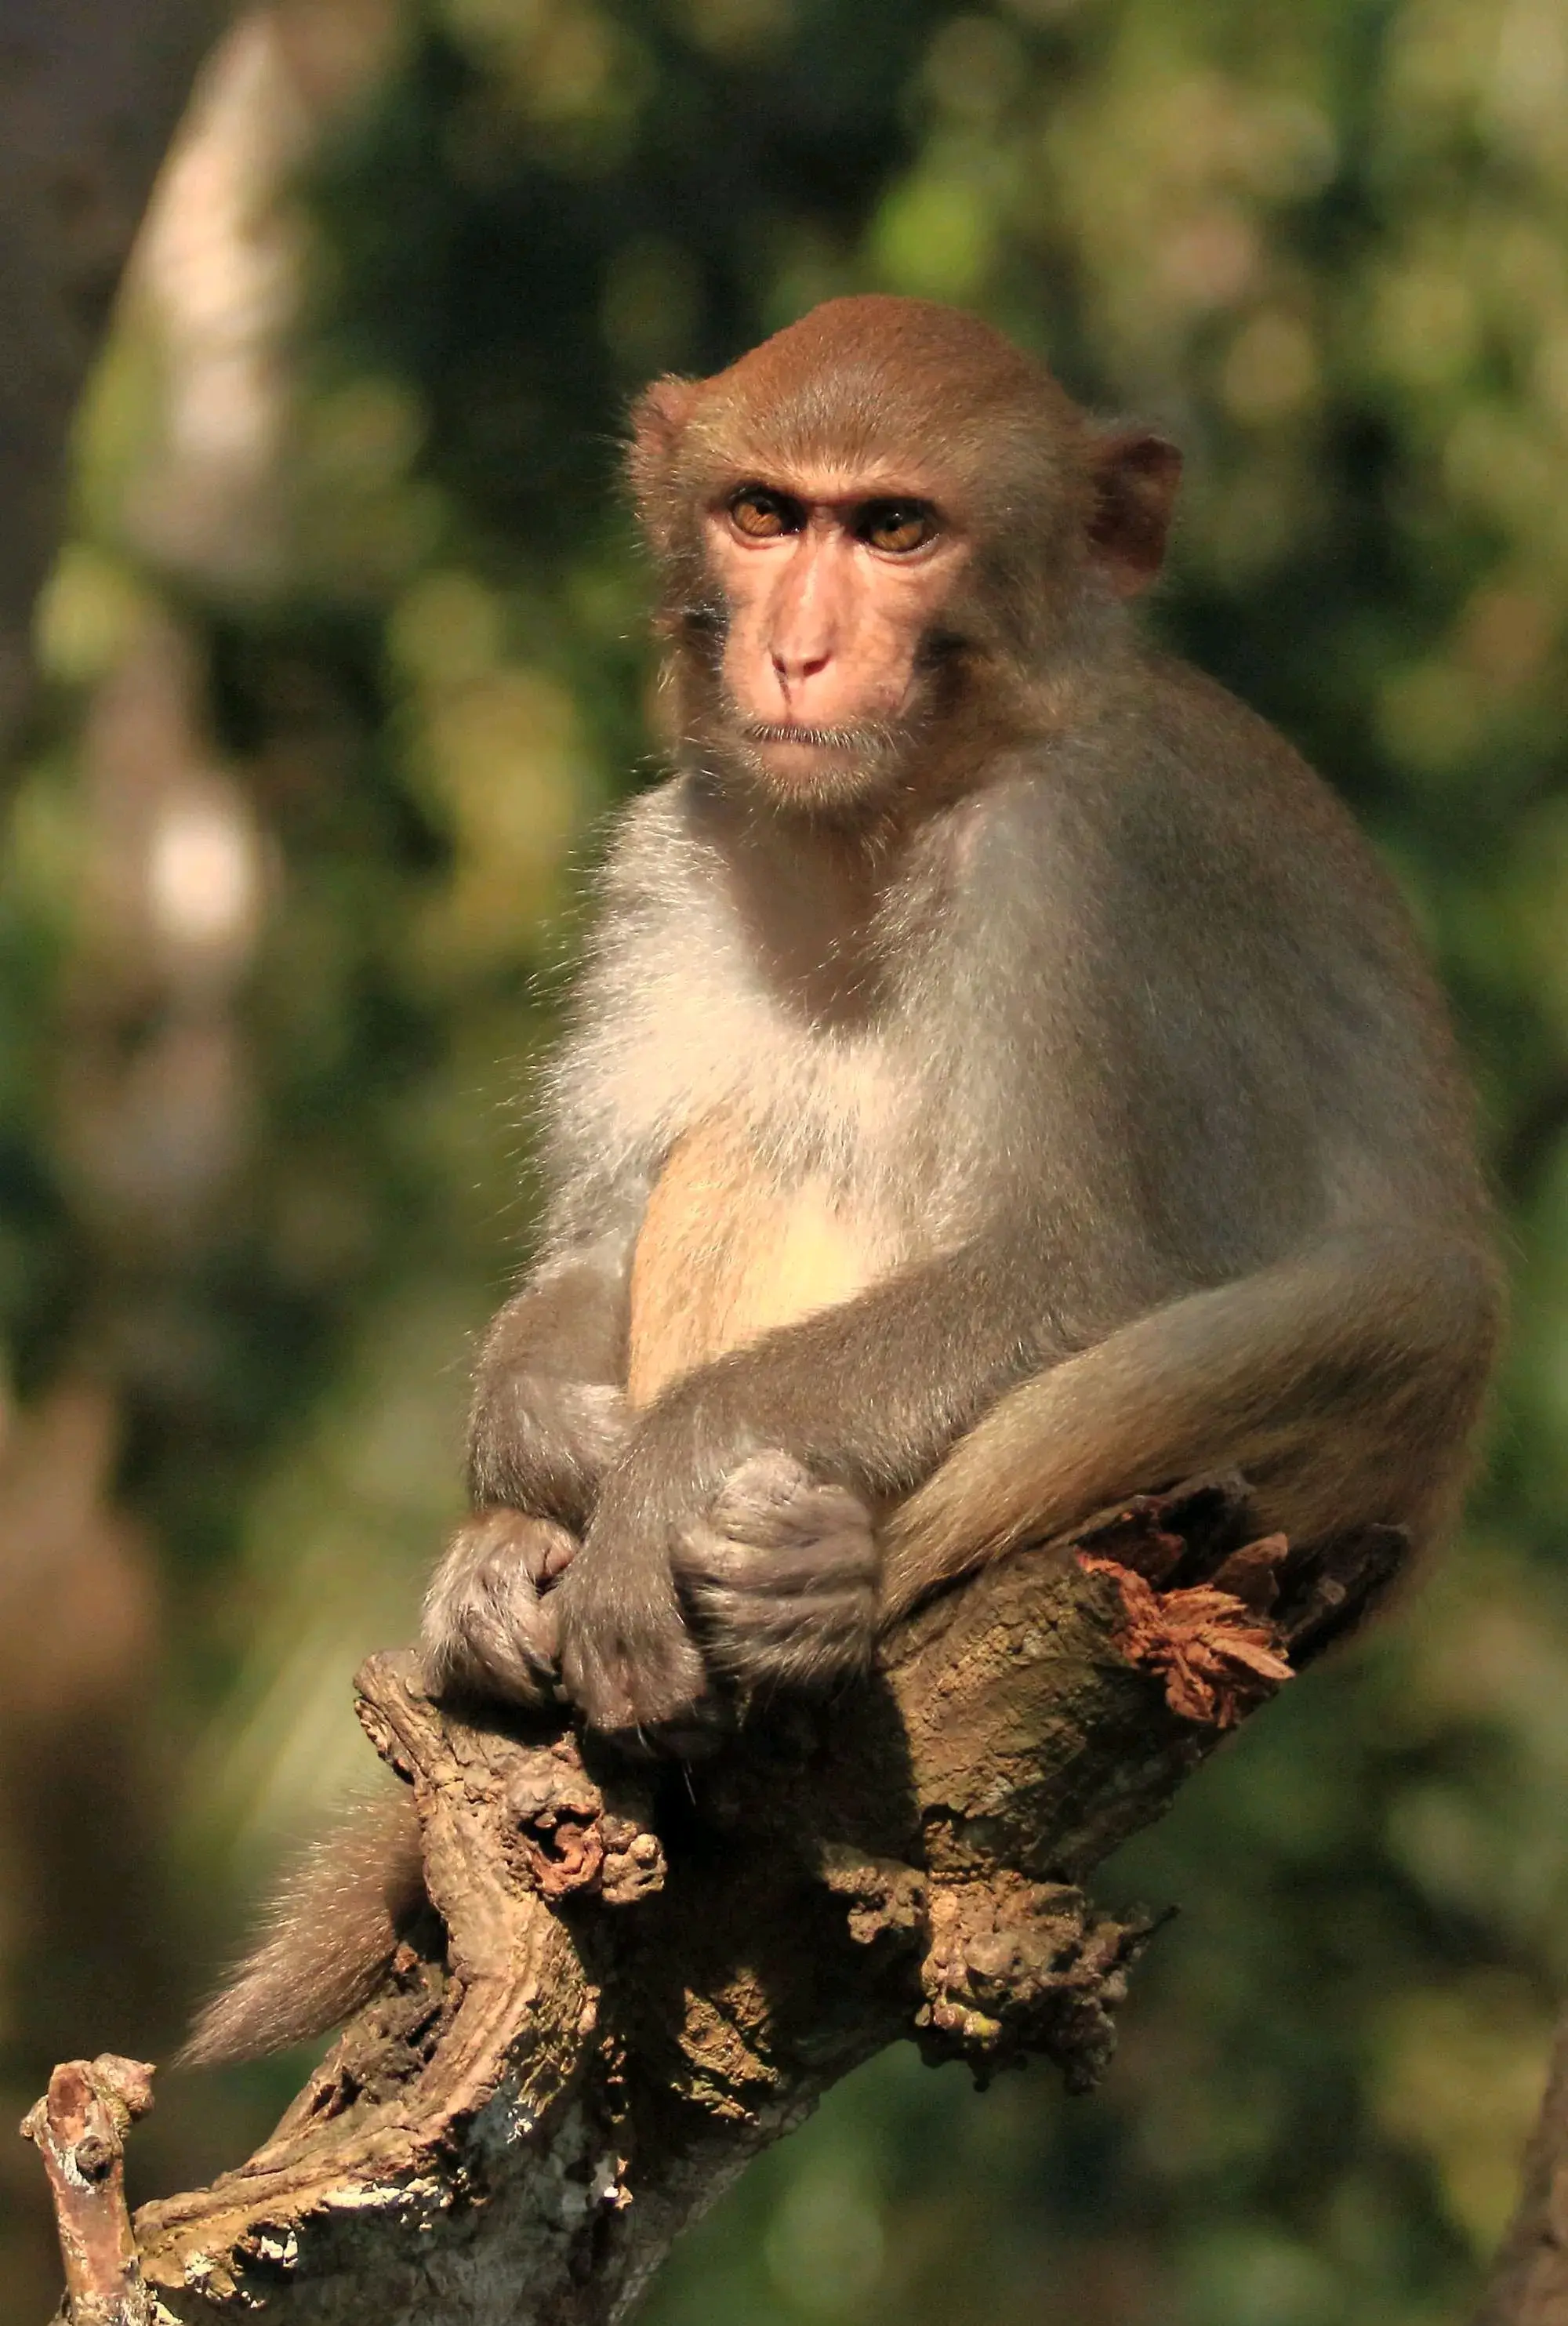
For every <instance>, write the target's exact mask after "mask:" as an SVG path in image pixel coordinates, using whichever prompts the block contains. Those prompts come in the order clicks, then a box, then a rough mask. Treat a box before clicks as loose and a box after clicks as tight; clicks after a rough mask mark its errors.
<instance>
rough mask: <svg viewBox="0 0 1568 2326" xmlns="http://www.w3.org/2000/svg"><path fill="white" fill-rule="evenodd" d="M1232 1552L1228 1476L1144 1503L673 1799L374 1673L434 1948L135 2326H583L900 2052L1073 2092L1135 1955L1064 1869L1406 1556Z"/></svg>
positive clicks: (746, 1727)
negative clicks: (239, 2318) (1029, 2058)
mask: <svg viewBox="0 0 1568 2326" xmlns="http://www.w3.org/2000/svg"><path fill="white" fill-rule="evenodd" d="M1253 1534H1254V1530H1253V1529H1252V1527H1251V1525H1250V1523H1249V1518H1248V1512H1247V1505H1246V1492H1245V1489H1244V1487H1243V1486H1242V1484H1241V1483H1240V1482H1239V1481H1237V1480H1229V1481H1221V1482H1217V1483H1216V1482H1210V1483H1209V1484H1196V1485H1193V1486H1190V1487H1187V1488H1184V1489H1181V1490H1180V1491H1179V1492H1178V1493H1174V1494H1171V1495H1167V1496H1164V1497H1160V1498H1155V1497H1143V1498H1140V1499H1139V1500H1138V1501H1137V1502H1135V1503H1131V1504H1128V1505H1127V1506H1126V1507H1125V1509H1123V1510H1122V1511H1120V1512H1115V1513H1113V1514H1112V1515H1111V1516H1110V1517H1108V1518H1107V1519H1106V1520H1105V1521H1101V1522H1100V1523H1098V1524H1097V1526H1096V1527H1094V1528H1092V1529H1090V1530H1087V1531H1086V1532H1085V1533H1084V1534H1083V1535H1082V1536H1080V1537H1079V1538H1078V1541H1077V1543H1076V1544H1075V1545H1074V1546H1072V1548H1073V1549H1076V1551H1077V1552H1078V1556H1077V1557H1069V1556H1068V1555H1066V1553H1065V1551H1064V1549H1062V1548H1060V1547H1059V1548H1058V1549H1057V1550H1056V1551H1055V1552H1054V1553H1050V1554H1048V1553H1045V1552H1042V1551H1041V1550H1039V1549H1036V1550H1032V1551H1028V1552H1024V1553H1021V1554H1018V1555H1016V1556H1014V1557H1013V1558H1011V1559H1008V1560H1005V1561H1003V1562H1002V1563H1000V1564H998V1565H997V1566H995V1567H994V1568H991V1569H989V1570H988V1571H987V1572H986V1573H985V1574H984V1575H983V1576H981V1577H978V1578H976V1579H975V1581H973V1582H971V1583H970V1584H968V1585H967V1586H965V1587H964V1588H962V1589H959V1590H957V1591H954V1592H952V1593H950V1594H949V1595H947V1596H946V1597H944V1598H942V1599H940V1600H938V1601H937V1602H936V1603H935V1604H933V1605H930V1606H929V1607H927V1608H926V1609H924V1610H923V1611H921V1612H920V1613H919V1614H917V1615H916V1616H915V1617H914V1618H913V1619H912V1620H911V1621H910V1623H909V1624H906V1625H904V1626H903V1627H901V1630H900V1632H899V1633H897V1634H896V1635H895V1636H894V1638H893V1639H892V1640H891V1642H890V1643H889V1648H888V1652H887V1654H886V1657H885V1659H884V1661H883V1664H882V1669H881V1670H880V1671H879V1672H878V1673H877V1674H876V1675H875V1676H874V1678H873V1680H872V1681H871V1682H870V1683H869V1684H868V1685H866V1686H865V1687H864V1688H863V1689H858V1690H856V1691H854V1692H853V1693H852V1694H846V1695H845V1697H843V1698H841V1699H840V1700H839V1701H837V1702H836V1703H834V1704H831V1705H828V1706H818V1707H803V1706H800V1705H797V1704H789V1705H786V1704H779V1705H778V1706H776V1707H770V1709H769V1710H768V1712H767V1714H766V1717H751V1718H750V1719H748V1720H747V1721H746V1722H745V1723H744V1724H743V1726H742V1732H741V1734H740V1735H739V1736H738V1738H737V1739H736V1741H735V1742H734V1744H733V1746H731V1747H730V1748H729V1749H727V1750H726V1751H725V1752H724V1753H723V1754H719V1755H717V1756H715V1757H714V1759H713V1760H711V1761H710V1762H707V1763H703V1764H701V1765H699V1766H697V1767H695V1768H692V1769H690V1770H687V1769H684V1768H673V1767H671V1768H660V1769H639V1770H630V1771H629V1770H628V1768H627V1767H626V1765H625V1764H624V1763H614V1762H612V1761H611V1760H610V1759H609V1758H608V1757H606V1756H602V1755H601V1754H597V1753H596V1752H595V1751H594V1749H593V1747H591V1746H590V1747H587V1748H583V1747H580V1745H579V1744H578V1742H577V1740H576V1739H575V1738H574V1737H573V1736H572V1735H571V1734H570V1733H568V1732H565V1731H564V1730H563V1729H561V1728H560V1727H558V1726H553V1725H551V1724H548V1723H536V1724H534V1725H532V1726H529V1725H527V1724H523V1723H520V1722H519V1723H516V1724H511V1725H506V1726H503V1725H499V1724H497V1725H490V1726H481V1725H477V1724H476V1723H474V1722H471V1721H469V1720H465V1719H461V1718H459V1717H455V1716H454V1715H453V1714H452V1713H449V1712H444V1711H443V1710H442V1709H440V1708H439V1707H436V1706H435V1705H434V1704H433V1703H431V1702H430V1701H429V1699H428V1698H425V1695H424V1694H423V1692H422V1691H421V1689H420V1688H419V1686H418V1682H417V1678H416V1667H415V1662H414V1660H413V1659H412V1658H411V1657H408V1656H378V1657H373V1658H372V1659H371V1661H369V1663H368V1664H367V1665H366V1666H365V1668H364V1670H363V1671H362V1672H361V1673H360V1675H359V1691H360V1714H361V1718H362V1719H363V1721H364V1725H365V1726H366V1728H367V1730H368V1732H369V1735H370V1737H371V1739H372V1741H373V1742H374V1743H375V1744H376V1745H377V1747H378V1750H379V1751H380V1753H381V1754H382V1755H383V1756H384V1758H386V1759H387V1761H388V1762H389V1763H391V1765H392V1766H393V1767H394V1769H396V1770H397V1772H398V1773H399V1775H401V1776H402V1777H403V1778H404V1779H406V1781H407V1782H409V1783H410V1784H412V1786H413V1788H414V1792H415V1800H416V1802H417V1806H418V1810H419V1814H420V1818H421V1821H422V1825H423V1830H424V1838H425V1858H426V1874H427V1878H428V1883H429V1888H430V1893H431V1896H432V1899H433V1901H434V1905H435V1907H436V1908H437V1909H438V1910H439V1912H440V1914H441V1917H442V1918H443V1923H444V1926H445V1946H444V1949H443V1945H442V1934H441V1933H440V1932H439V1931H435V1930H434V1928H433V1930H432V1931H431V1933H430V1937H429V1941H428V1943H425V1944H420V1945H407V1946H405V1947H404V1949H402V1950H401V1952H400V1954H399V1957H398V1958H397V1963H396V1964H395V1966H394V1969H393V1973H392V1976H391V1978H390V1980H389V1982H388V1984H387V1986H386V1988H385V1989H384V1991H383V1993H382V1994H381V1995H380V1996H378V1998H377V2000H376V2001H375V2002H374V2003H372V2004H371V2005H369V2006H368V2007H367V2009H366V2010H365V2011H364V2012H363V2013H361V2014H360V2015H359V2018H358V2019H357V2020H356V2021H355V2022H354V2023H353V2024H352V2025H351V2026H350V2028H349V2030H348V2032H347V2033H345V2034H344V2035H343V2036H342V2037H341V2040H340V2041H339V2042H338V2043H337V2044H336V2045H335V2046H334V2048H333V2049H332V2051H331V2053H330V2054H329V2056H328V2058H327V2059H326V2061H324V2062H323V2064H322V2067H321V2068H320V2069H319V2070H317V2072H316V2073H315V2074H314V2075H313V2077H312V2078H311V2079H310V2081H309V2083H308V2084H307V2085H306V2087H305V2089H304V2090H303V2092H302V2093H301V2094H300V2095H299V2097H298V2098H297V2099H296V2100H295V2101H294V2104H293V2106H292V2107H290V2109H289V2111H288V2113H287V2114H286V2115H285V2117H284V2119H283V2121H282V2123H281V2124H280V2125H279V2126H278V2127H277V2130H276V2132H275V2134H274V2135H273V2137H272V2138H271V2140H270V2141H268V2143H267V2144H266V2146H265V2147H263V2148H262V2149H261V2150H260V2151H259V2152H258V2153H257V2155H255V2156H254V2157H252V2158H251V2160H250V2161H249V2163H247V2164H246V2165H244V2166H242V2167H241V2168H240V2170H239V2171H238V2172H230V2173H226V2174H224V2175H223V2176H222V2177H221V2178H220V2179H219V2181H217V2182H214V2184H213V2185H212V2186H211V2187H210V2189H204V2190H198V2191H194V2192H193V2193H191V2194H190V2195H187V2196H182V2197H174V2198H168V2199H164V2200H161V2201H159V2202H156V2203H154V2204H151V2205H148V2206H145V2207H144V2208H143V2210H141V2212H140V2213H139V2214H138V2215H137V2217H136V2222H135V2233H136V2240H137V2245H138V2247H139V2253H140V2265H141V2269H142V2272H143V2275H144V2276H145V2281H146V2284H147V2286H148V2288H149V2289H150V2291H151V2293H152V2294H153V2296H154V2300H155V2304H156V2307H155V2309H154V2313H153V2314H154V2317H155V2318H156V2319H157V2320H158V2321H160V2326H169V2321H191V2326H195V2321H210V2320H212V2319H214V2318H215V2317H221V2316H223V2315H226V2314H235V2315H238V2313H239V2312H244V2313H245V2314H246V2315H247V2317H249V2316H252V2315H254V2314H256V2313H257V2312H258V2311H259V2312H263V2313H265V2315H266V2317H267V2318H269V2319H274V2318H275V2319H278V2320H284V2319H286V2320H287V2321H289V2326H295V2322H296V2321H298V2326H305V2322H306V2321H308V2326H349V2321H363V2320H365V2319H367V2318H374V2319H376V2320H377V2321H379V2322H380V2326H415V2321H418V2326H501V2321H503V2320H504V2321H508V2326H518V2321H537V2326H546V2321H547V2326H568V2321H569V2322H570V2326H611V2321H615V2320H618V2319H620V2318H622V2317H623V2316H624V2315H625V2314H626V2312H627V2311H628V2310H629V2309H630V2306H631V2304H632V2303H633V2302H634V2301H635V2299H636V2297H637V2295H638V2293H639V2292H640V2290H641V2288H642V2287H643V2285H644V2284H646V2283H647V2281H648V2279H649V2276H650V2275H652V2273H653V2271H654V2270H655V2269H656V2268H657V2267H658V2263H659V2261H660V2260H661V2259H662V2257H663V2256H664V2254H665V2253H666V2251H667V2248H668V2247H669V2245H670V2243H671V2241H672V2240H673V2238H675V2237H676V2236H677V2234H678V2232H679V2230H680V2229H681V2228H683V2227H684V2226H685V2225H686V2222H687V2221H689V2220H690V2219H694V2218H695V2216H696V2215H697V2214H698V2213H700V2212H701V2211H703V2210H705V2208H706V2207H707V2206H708V2205H709V2204H711V2203H712V2202H713V2200H714V2198H715V2197H716V2196H717V2195H718V2194H719V2193H721V2191H723V2188H725V2187H726V2186H727V2185H728V2184H729V2182H731V2181H732V2180H733V2178H734V2177H735V2175H736V2174H737V2173H738V2172H740V2171H741V2170H742V2167H743V2166H744V2164H745V2163H747V2162H748V2161H749V2160H750V2158H751V2156H752V2155H754V2154H756V2153H757V2152H758V2151H759V2150H760V2149H761V2148H763V2147H765V2146H767V2145H769V2144H770V2142H772V2141H774V2140H776V2139H778V2138H779V2136H780V2135H782V2134H784V2133H786V2132H788V2131H789V2130H790V2129H791V2128H792V2127H793V2126H795V2125H797V2124H798V2123H799V2122H800V2121H801V2120H802V2118H803V2117H805V2116H807V2114H808V2113H809V2111H810V2110H811V2108H812V2107H814V2105H815V2104H816V2102H817V2099H818V2098H820V2096H821V2095H822V2093H823V2092H824V2091H825V2090H826V2089H827V2088H828V2087H829V2086H830V2085H831V2084H832V2083H834V2082H835V2081H836V2079H838V2078H839V2077H840V2076H842V2075H844V2074H845V2073H847V2072H848V2070H850V2069H852V2068H854V2067H855V2066H856V2065H858V2064H859V2063H860V2062H861V2061H863V2060H865V2059H867V2058H869V2057H870V2056H871V2054H872V2053H873V2052H876V2051H879V2050H880V2049H881V2048H882V2046H883V2045H884V2044H886V2043H889V2042H892V2041H894V2040H895V2039H897V2038H898V2037H900V2036H901V2035H913V2036H914V2037H915V2038H916V2039H917V2040H918V2041H919V2043H920V2045H921V2047H922V2049H923V2050H924V2052H926V2054H927V2056H928V2057H929V2058H932V2059H943V2058H953V2057H958V2058H962V2059H964V2060H966V2061H968V2062H969V2064H970V2065H971V2067H972V2068H973V2069H974V2070H975V2073H976V2076H977V2077H978V2078H979V2079H981V2080H985V2079H986V2078H987V2077H989V2076H990V2075H991V2074H992V2073H993V2072H994V2070H996V2068H998V2067H999V2066H1001V2065H1003V2064H1005V2063H1006V2062H1007V2061H1010V2060H1013V2059H1015V2058H1017V2057H1019V2056H1020V2055H1022V2054H1024V2053H1030V2052H1043V2053H1045V2054H1047V2055H1048V2056H1050V2058H1052V2059H1054V2060H1055V2061H1057V2062H1058V2064H1059V2067H1060V2068H1061V2069H1062V2070H1063V2072H1064V2074H1065V2076H1066V2078H1067V2079H1068V2082H1069V2085H1070V2086H1072V2087H1074V2088H1075V2089H1086V2088H1087V2086H1089V2085H1090V2084H1092V2083H1093V2082H1094V2081H1095V2080H1096V2079H1097V2077H1098V2076H1099V2074H1100V2073H1101V2072H1102V2071H1103V2070H1104V2068H1105V2065H1106V2061H1107V2060H1108V2058H1109V2056H1110V2052H1111V2048H1112V2042H1113V2027H1112V2014H1113V2012H1114V2010H1115V2005H1116V2004H1117V2003H1118V2002H1119V2001H1120V2000H1121V1997H1122V1995H1123V1993H1124V1989H1125V1977H1126V1973H1127V1970H1128V1968H1129V1966H1130V1964H1131V1963H1132V1961H1133V1959H1134V1957H1135V1956H1136V1954H1137V1953H1138V1951H1139V1949H1140V1948H1141V1947H1142V1946H1143V1943H1144V1941H1145V1940H1146V1938H1147V1936H1148V1933H1149V1931H1150V1929H1151V1927H1152V1925H1151V1923H1150V1921H1149V1920H1148V1919H1147V1918H1137V1919H1134V1920H1132V1921H1126V1922H1120V1921H1115V1920H1113V1919H1112V1918H1110V1917H1108V1916H1106V1915H1103V1914H1101V1913H1099V1912H1097V1910H1096V1909H1095V1907H1094V1906H1093V1905H1092V1903H1090V1901H1089V1900H1088V1899H1087V1897H1086V1896H1085V1894H1084V1893H1083V1891H1082V1889H1081V1887H1080V1886H1079V1885H1080V1884H1081V1883H1082V1881H1083V1878H1084V1877H1085V1875H1087V1872H1088V1871H1089V1870H1090V1868H1091V1867H1093V1866H1094V1865H1096V1864H1097V1863H1098V1861H1099V1860H1100V1859H1101V1858H1102V1857H1104V1856H1106V1853H1107V1852H1108V1851H1110V1850H1111V1849H1113V1848H1115V1846H1116V1845H1117V1843H1119V1842H1120V1841H1122V1840H1123V1839H1125V1837H1126V1836H1127V1835H1129V1834H1130V1833H1132V1832H1133V1831H1134V1830H1135V1829H1136V1828H1138V1827H1140V1826H1142V1825H1144V1824H1146V1823H1148V1822H1149V1821H1150V1820H1151V1819H1153V1818H1155V1817H1157V1816H1158V1815H1159V1814H1160V1812H1161V1811H1162V1810H1163V1809H1164V1808H1165V1807H1166V1805H1167V1804H1168V1802H1169V1801H1170V1800H1171V1796H1172V1795H1173V1793H1174V1792H1175V1791H1176V1790H1177V1788H1178V1787H1179V1786H1180V1784H1181V1782H1182V1780H1183V1779H1184V1778H1185V1777H1186V1776H1187V1775H1189V1774H1190V1772H1191V1771H1192V1769H1193V1768H1195V1767H1196V1766H1197V1764H1198V1763H1199V1762H1200V1761H1201V1760H1202V1759H1203V1758H1204V1757H1205V1755H1206V1754H1208V1753H1209V1751H1210V1750H1211V1749H1212V1747H1213V1745H1215V1744H1216V1742H1217V1741H1218V1738H1219V1737H1220V1736H1221V1735H1223V1734H1224V1733H1225V1731H1226V1729H1227V1727H1229V1726H1233V1725H1234V1724H1235V1722H1236V1721H1237V1719H1239V1718H1240V1717H1243V1716H1244V1714H1245V1713H1246V1711H1247V1710H1248V1709H1250V1708H1251V1707H1252V1706H1254V1705H1255V1704H1256V1703H1258V1702H1261V1701H1262V1700H1263V1699H1264V1698H1266V1697H1267V1696H1268V1695H1270V1694H1272V1693H1273V1692H1274V1689H1276V1688H1277V1687H1278V1686H1279V1685H1280V1683H1281V1679H1282V1678H1283V1677H1287V1676H1288V1674H1289V1670H1290V1669H1291V1668H1292V1666H1298V1665H1300V1664H1301V1663H1302V1662H1303V1661H1306V1660H1307V1659H1308V1658H1309V1657H1310V1656H1311V1655H1312V1654H1314V1653H1315V1652H1316V1651H1317V1650H1318V1649H1319V1648H1320V1647H1321V1646H1322V1645H1323V1644H1324V1643H1325V1642H1326V1641H1327V1640H1328V1639H1329V1638H1330V1636H1332V1635H1333V1634H1334V1633H1336V1632H1338V1631H1339V1630H1342V1629H1344V1628H1346V1627H1347V1626H1348V1625H1349V1624H1350V1623H1352V1622H1353V1621H1354V1620H1355V1619H1356V1617H1357V1616H1358V1614H1359V1613H1360V1611H1361V1610H1362V1608H1363V1607H1364V1606H1365V1605H1367V1603H1368V1602H1369V1600H1370V1599H1371V1598H1372V1597H1374V1596H1376V1595H1377V1592H1379V1591H1380V1590H1381V1588H1382V1587H1383V1586H1384V1584H1385V1583H1386V1581H1387V1580H1388V1578H1389V1577H1390V1576H1391V1574H1392V1573H1393V1571H1394V1568H1395V1565H1396V1564H1397V1561H1398V1557H1399V1552H1400V1549H1401V1547H1402V1546H1401V1540H1400V1538H1398V1537H1396V1536H1394V1535H1392V1534H1390V1533H1388V1532H1386V1531H1374V1532H1372V1533H1369V1534H1367V1535H1363V1536H1360V1537H1358V1538H1357V1539H1356V1540H1354V1541H1346V1542H1344V1543H1342V1544H1340V1545H1339V1546H1337V1547H1336V1548H1335V1549H1333V1550H1332V1551H1331V1552H1330V1554H1328V1555H1326V1556H1323V1557H1321V1558H1314V1559H1310V1560H1297V1559H1294V1558H1292V1557H1291V1556H1290V1555H1289V1554H1288V1551H1287V1547H1286V1545H1285V1544H1284V1542H1283V1539H1281V1538H1279V1537H1272V1538H1267V1539H1265V1540H1253ZM1287 1656H1288V1658H1289V1661H1288V1662H1287V1661H1284V1659H1285V1657H1287ZM65 2314H66V2315H67V2316H69V2317H70V2318H71V2319H72V2321H73V2326H87V2313H85V2312H79V2311H78V2312H70V2310H69V2309H68V2312H66V2313H65Z"/></svg>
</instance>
